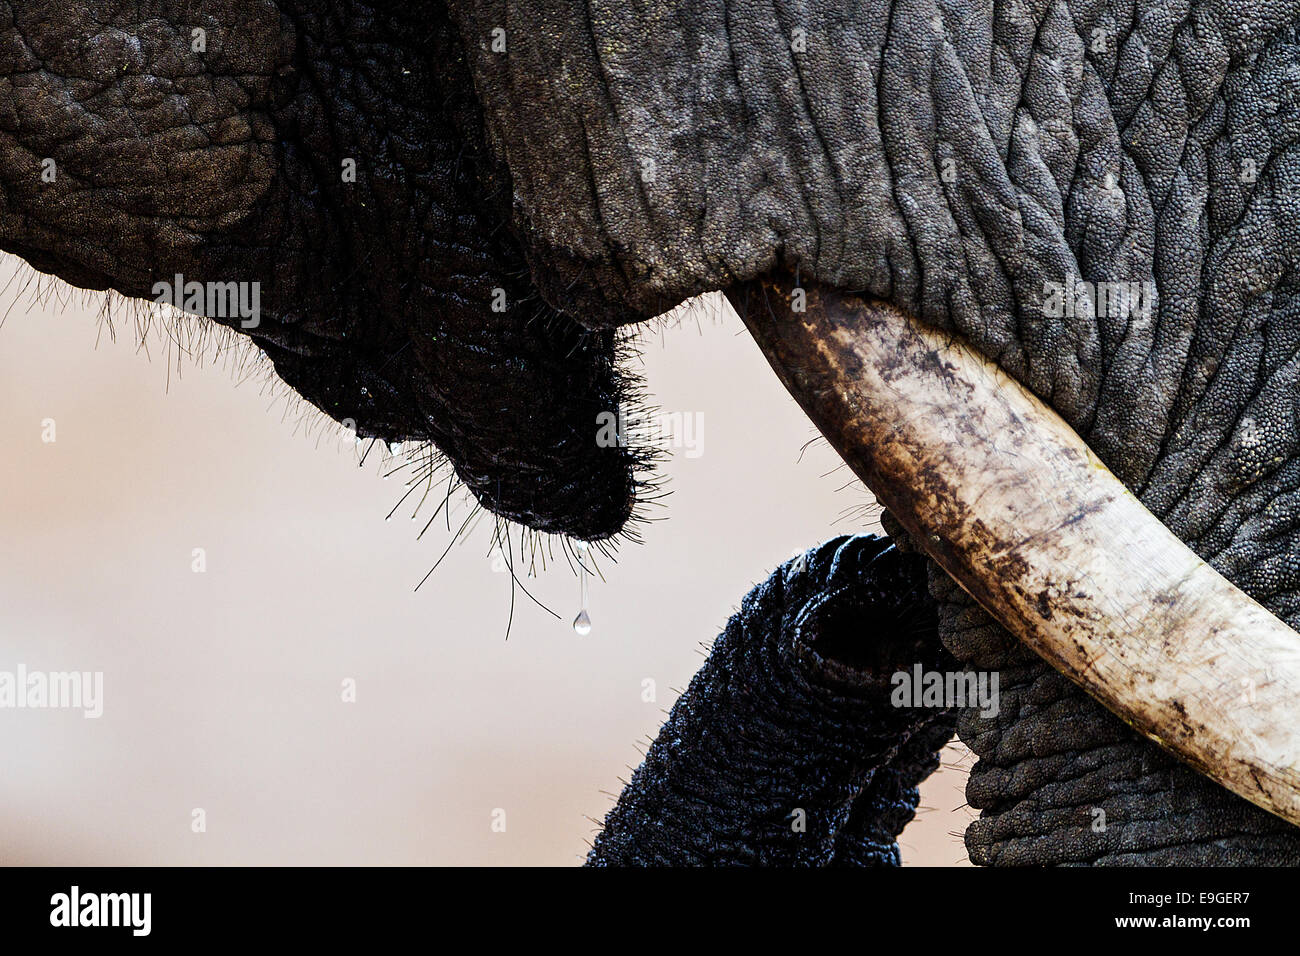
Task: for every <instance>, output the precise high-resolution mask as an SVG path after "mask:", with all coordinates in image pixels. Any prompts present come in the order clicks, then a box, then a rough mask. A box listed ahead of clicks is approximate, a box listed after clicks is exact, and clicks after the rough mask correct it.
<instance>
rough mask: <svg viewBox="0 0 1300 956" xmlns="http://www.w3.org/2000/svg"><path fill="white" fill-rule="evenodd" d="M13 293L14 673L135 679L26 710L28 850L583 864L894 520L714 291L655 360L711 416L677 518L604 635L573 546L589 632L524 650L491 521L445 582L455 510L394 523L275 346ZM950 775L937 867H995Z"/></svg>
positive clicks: (8, 621)
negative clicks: (673, 715) (739, 623)
mask: <svg viewBox="0 0 1300 956" xmlns="http://www.w3.org/2000/svg"><path fill="white" fill-rule="evenodd" d="M0 289H3V291H2V292H0V316H6V317H5V318H4V322H3V325H2V326H0V436H2V437H3V439H4V449H5V451H4V455H3V458H2V459H0V540H2V541H3V545H2V546H0V669H2V670H13V669H14V668H15V667H16V665H17V664H18V663H23V664H25V665H26V666H27V668H28V669H29V670H45V671H60V670H80V671H103V672H104V714H103V716H102V717H101V718H100V719H98V720H88V719H85V718H84V717H83V716H82V714H81V712H80V711H74V710H13V709H0V746H2V747H3V752H4V754H5V772H4V774H3V775H2V776H0V861H2V862H4V863H8V864H70V865H113V864H128V865H130V864H179V865H184V864H471V865H473V864H546V865H576V864H578V863H579V862H581V859H582V857H583V856H584V854H585V852H586V849H587V841H588V840H589V839H590V837H591V835H592V832H593V830H594V829H595V823H594V822H593V819H592V818H594V819H595V820H600V819H602V818H603V817H604V814H605V812H606V811H607V810H608V808H609V807H610V806H611V805H612V802H613V799H614V795H615V794H616V793H617V792H618V790H619V789H620V786H621V784H620V782H619V778H624V779H626V777H627V776H628V775H629V773H630V772H631V768H632V767H635V766H636V764H637V763H639V762H640V759H641V756H640V752H639V750H638V748H644V746H645V744H646V742H647V739H648V738H653V737H654V735H655V734H656V732H657V730H658V728H659V725H660V723H661V722H662V720H663V717H664V714H665V712H666V711H667V709H668V708H670V707H671V706H672V703H673V701H674V700H675V699H676V697H677V694H678V693H679V691H680V690H681V688H684V687H685V686H686V684H687V682H688V681H689V680H690V678H691V675H692V674H693V673H694V671H695V670H696V669H697V668H698V666H699V665H700V663H701V661H702V656H701V648H700V645H701V643H702V642H706V641H708V640H710V639H711V638H712V637H713V636H714V635H715V634H716V633H717V632H718V630H719V629H720V628H721V626H722V625H723V623H724V622H725V621H726V619H727V617H728V615H729V614H730V613H731V611H732V610H733V608H734V607H735V606H736V604H737V603H738V602H739V600H740V598H741V596H742V595H743V594H744V593H745V591H746V590H748V589H749V588H750V587H751V586H752V585H753V584H754V583H755V582H757V581H759V580H761V579H762V578H764V577H765V576H766V575H767V574H768V573H769V572H770V571H771V569H772V568H773V567H775V566H776V565H777V564H778V563H780V562H781V561H783V560H785V558H787V557H788V556H789V555H790V554H791V553H792V552H793V551H795V550H801V549H803V548H804V547H807V546H809V545H812V544H814V543H816V542H818V541H820V540H823V539H825V538H827V537H830V536H831V535H833V534H836V533H839V532H842V531H848V530H859V529H862V528H865V527H869V524H868V522H871V521H874V519H873V518H871V517H870V515H871V514H874V510H875V509H874V508H870V507H869V506H870V505H871V503H872V499H871V497H870V496H869V494H868V493H867V492H866V491H865V490H863V489H862V488H861V486H860V485H858V484H857V483H856V482H855V481H853V479H852V476H851V475H850V474H849V472H848V471H847V469H845V468H843V467H842V466H841V465H840V463H839V461H838V459H836V458H835V456H834V454H833V452H831V451H830V450H829V448H828V447H827V446H826V445H825V443H824V442H820V441H819V442H817V443H815V444H813V445H812V446H811V447H809V448H808V449H807V450H806V451H805V452H803V454H802V458H801V448H802V446H804V445H805V444H806V443H807V442H809V440H810V439H812V438H813V437H814V435H815V432H814V430H813V428H812V426H811V425H810V424H809V423H808V421H807V420H806V419H805V418H804V416H803V415H802V413H801V412H800V411H799V409H798V408H797V407H796V406H795V404H794V402H793V401H792V400H791V399H790V398H789V397H788V396H787V395H786V393H785V391H784V389H783V388H782V387H781V385H780V384H779V383H778V381H777V379H776V377H775V375H773V374H772V372H771V370H770V369H769V368H768V367H767V364H766V362H765V361H764V360H763V358H762V356H761V355H760V354H759V352H758V350H757V348H756V347H755V346H754V344H753V343H752V342H751V341H750V339H749V337H748V335H747V334H746V333H745V332H744V330H743V327H742V326H741V324H740V322H739V320H738V319H737V318H736V317H735V316H734V314H732V313H731V312H730V310H729V309H726V308H725V307H724V306H723V305H722V303H721V300H720V299H716V298H715V299H714V300H712V301H711V302H708V303H705V305H704V306H703V307H697V308H695V309H693V310H692V311H691V312H690V313H688V314H687V315H685V316H684V317H683V318H682V319H681V321H680V322H679V323H678V324H677V327H675V328H669V329H668V330H666V331H665V332H663V333H662V334H660V333H658V332H651V333H648V334H647V336H646V340H645V346H644V354H643V365H644V368H643V371H644V373H645V376H646V379H647V382H648V387H649V392H650V394H651V396H652V399H653V400H654V401H656V402H658V404H659V405H660V406H662V408H663V410H664V411H665V412H683V413H685V414H687V415H690V416H695V417H693V418H692V419H691V421H692V422H694V423H695V424H696V425H697V428H698V425H699V423H700V422H702V425H703V427H702V430H698V431H697V432H696V434H695V435H694V436H693V438H694V440H695V442H696V444H695V448H694V449H693V450H691V449H686V448H680V447H679V448H677V449H675V450H674V451H673V453H672V456H671V457H670V458H668V459H666V460H665V462H664V465H663V470H664V472H665V473H666V475H667V476H668V485H667V487H668V488H670V489H671V491H672V494H671V495H669V496H668V498H667V499H666V501H665V504H666V507H664V508H662V509H655V516H656V517H660V518H662V519H663V520H661V521H658V522H655V523H653V524H651V525H649V526H648V527H647V528H646V529H645V532H644V537H645V544H644V545H643V546H640V547H635V546H629V547H625V548H623V549H622V550H621V552H620V553H619V555H618V563H617V564H610V563H609V562H603V563H602V570H603V571H604V574H605V578H606V580H605V581H604V582H602V581H599V580H596V581H594V582H593V583H592V586H591V600H590V610H591V617H592V620H593V623H594V628H593V630H592V632H591V633H590V634H589V635H587V636H585V637H580V636H578V635H577V634H575V633H574V631H573V630H572V628H571V626H570V621H571V619H572V617H573V615H574V614H576V613H577V611H578V607H579V599H578V582H577V579H576V578H575V577H574V575H573V572H572V571H571V570H570V569H569V567H568V565H567V564H566V563H565V562H564V560H563V559H562V558H560V559H559V560H558V562H556V563H552V564H551V565H550V566H549V567H548V569H547V570H546V571H545V572H540V573H539V577H538V579H537V580H535V581H530V582H527V583H528V585H529V588H530V590H531V591H532V592H533V593H534V594H536V595H537V596H538V598H539V599H541V600H542V601H543V602H545V603H546V604H548V605H550V606H552V607H553V608H555V610H556V611H557V612H559V613H560V615H561V620H558V621H557V620H554V619H553V618H551V617H550V616H549V615H547V614H545V613H544V612H543V611H541V610H540V609H539V608H537V607H536V606H535V605H533V604H532V603H531V602H529V601H527V600H526V599H525V598H524V597H523V595H522V594H519V595H517V600H516V606H515V616H514V625H513V628H512V629H511V632H510V637H509V640H508V641H507V640H506V639H505V631H506V620H507V615H508V612H509V599H510V587H509V585H510V579H509V576H508V575H507V574H505V573H501V572H500V571H494V569H493V565H494V561H493V559H492V556H491V555H490V554H489V538H490V532H491V523H490V522H489V521H486V520H484V521H482V522H480V523H479V524H478V525H477V527H476V528H475V529H474V531H473V533H472V534H470V535H468V538H467V540H466V541H465V543H463V544H458V545H457V546H456V547H454V548H453V549H452V550H451V553H450V554H449V555H448V557H447V559H446V561H444V562H443V564H442V566H441V567H439V568H438V570H437V571H436V572H435V573H434V574H433V576H432V577H431V578H430V579H429V580H428V582H427V583H426V584H425V585H424V586H423V587H422V588H421V589H420V590H419V591H418V592H415V591H414V587H415V585H416V584H417V583H418V582H419V581H420V579H421V578H422V577H423V576H424V574H425V573H426V572H427V571H428V570H429V568H430V567H431V566H432V564H433V562H434V561H435V560H436V559H437V558H438V556H439V555H440V554H441V553H442V551H443V549H444V548H445V547H446V546H447V544H448V543H449V541H450V540H451V536H450V534H449V533H448V532H447V529H446V526H445V525H444V524H443V523H442V519H441V518H439V521H438V522H437V523H435V524H434V526H433V527H432V528H430V530H429V532H428V533H427V534H426V535H425V537H424V539H423V540H422V541H417V540H416V535H417V533H418V531H419V529H420V528H421V527H422V526H423V524H424V521H425V520H427V517H428V515H429V514H431V512H432V508H431V506H430V505H429V504H427V503H426V505H425V507H424V509H423V510H422V511H421V518H420V520H419V521H412V520H410V513H411V510H412V509H411V507H410V505H411V504H412V502H413V500H414V498H415V497H417V496H412V499H408V502H407V504H406V505H404V506H403V508H401V509H399V510H398V511H397V513H396V514H395V515H394V517H393V519H392V520H391V521H388V522H386V521H385V520H384V516H385V515H386V514H387V513H388V512H389V510H390V509H391V508H392V507H393V505H394V504H396V502H397V500H398V499H399V498H400V497H401V495H402V492H403V491H404V490H405V488H404V486H403V483H402V481H401V475H402V474H403V473H398V475H395V476H393V477H392V478H390V479H388V480H383V479H382V478H381V477H380V476H381V475H382V473H383V472H385V471H387V470H389V469H391V468H392V467H394V466H395V465H396V464H397V463H398V461H389V462H387V463H386V462H385V461H384V456H383V454H382V453H381V451H380V448H379V447H378V446H376V448H375V450H374V451H373V452H371V455H370V457H369V458H368V459H367V461H366V463H365V465H364V467H358V457H359V454H358V450H357V448H356V445H355V442H353V441H351V440H349V439H347V437H346V436H345V435H344V433H343V432H342V431H341V430H340V429H339V428H338V427H337V426H335V425H332V424H331V423H328V422H326V421H325V420H324V419H323V418H322V417H321V416H320V415H319V414H318V413H316V412H314V411H313V410H311V409H309V408H308V407H307V406H306V405H305V404H304V403H302V402H301V401H299V400H298V399H297V398H295V397H294V396H293V395H292V393H290V392H289V391H288V389H287V388H286V387H285V386H283V385H279V384H278V383H272V384H268V380H267V379H266V375H265V365H266V364H267V363H265V362H264V360H260V359H259V358H258V357H257V356H254V355H250V354H249V353H248V350H247V349H240V350H227V351H226V352H224V353H222V352H220V350H219V347H218V343H217V342H216V341H215V340H213V341H211V342H208V343H207V344H206V345H205V346H204V348H203V349H202V351H201V353H200V354H197V355H194V356H190V357H181V356H180V354H179V351H178V348H177V346H176V345H175V344H174V343H173V344H172V345H171V347H170V349H169V348H168V341H167V337H166V335H165V334H163V333H162V332H160V331H159V330H158V329H156V328H155V329H154V330H153V331H151V332H150V333H149V334H148V335H146V337H145V345H146V347H147V351H148V353H149V354H146V353H145V351H144V350H142V349H141V348H140V347H139V336H138V335H137V331H136V322H135V319H134V318H133V317H132V315H131V314H130V313H129V311H128V310H125V309H124V308H123V307H122V305H121V303H118V305H117V306H116V307H115V318H114V321H113V326H114V327H115V330H116V340H115V341H114V340H112V338H111V337H110V335H109V328H108V326H107V325H106V324H103V323H102V322H101V321H100V319H99V313H100V309H101V306H102V304H103V302H104V297H103V296H101V295H90V294H85V293H82V292H80V291H77V290H73V289H71V288H69V287H67V286H65V285H62V284H59V283H56V282H55V281H54V280H52V279H49V278H47V277H41V279H40V281H39V282H36V281H34V280H33V274H32V273H31V270H30V269H28V268H27V267H26V266H23V265H22V264H21V263H19V262H18V260H16V259H14V258H12V257H3V259H0ZM195 321H197V320H195ZM178 358H180V361H179V365H178V361H177V360H178ZM47 420H53V425H54V428H55V432H54V435H55V438H56V440H55V441H53V442H47V441H44V440H43V436H44V437H48V428H47V426H48V424H49V423H48V422H47ZM688 452H689V454H688ZM431 497H433V496H431ZM439 500H441V498H440V496H439ZM464 509H465V505H464V503H463V502H462V503H461V504H460V505H458V507H457V510H456V512H455V514H453V524H452V527H453V528H455V527H456V526H457V525H458V524H459V520H458V518H463V516H464V513H465V510H464ZM195 549H202V553H203V558H204V560H205V562H206V571H205V572H203V573H195V572H194V570H192V567H193V564H194V561H195V557H194V555H195ZM557 556H558V555H557ZM496 565H497V567H498V568H499V567H500V562H499V561H497V562H496ZM647 678H649V679H651V680H653V681H654V682H655V687H656V689H657V700H656V701H655V702H654V703H645V702H643V700H642V686H643V685H642V682H643V681H644V680H645V679H647ZM345 680H352V681H355V687H356V700H355V702H352V703H345V702H344V701H343V700H342V696H343V695H342V686H343V682H344V681H345ZM944 757H945V763H947V764H949V765H953V769H946V770H944V771H941V772H940V773H939V774H937V775H936V776H935V777H933V778H931V780H930V781H928V783H927V784H926V786H925V789H924V790H923V793H922V806H923V807H924V808H926V809H925V810H924V811H923V812H922V813H921V814H920V816H919V817H918V819H917V821H916V822H914V823H913V824H912V826H911V827H909V829H908V830H907V831H906V833H905V834H904V836H903V848H904V861H905V863H907V864H928V865H941V866H949V865H957V864H961V865H964V864H965V863H966V854H965V850H964V847H963V846H962V843H961V840H960V838H959V836H957V834H959V833H960V832H961V831H962V830H964V829H965V826H966V822H967V821H968V820H969V819H970V818H971V816H972V811H970V810H968V809H966V808H965V807H964V798H963V795H962V786H963V783H964V779H965V769H964V768H965V767H968V766H969V763H970V761H971V758H970V757H969V755H968V754H967V753H966V752H965V750H964V749H963V748H961V747H960V746H958V745H950V746H949V748H948V750H947V751H946V752H945V755H944ZM196 809H201V810H202V811H203V816H204V820H205V824H206V830H205V832H201V833H196V832H194V831H193V829H192V826H191V822H192V819H193V814H194V811H195V810H196ZM498 809H500V810H504V811H505V821H506V827H505V832H494V831H493V828H492V820H493V813H494V811H496V810H498Z"/></svg>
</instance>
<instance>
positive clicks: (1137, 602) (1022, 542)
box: [728, 278, 1300, 823]
mask: <svg viewBox="0 0 1300 956" xmlns="http://www.w3.org/2000/svg"><path fill="white" fill-rule="evenodd" d="M795 288H796V287H795V286H794V285H793V284H792V283H791V282H789V280H788V279H785V278H768V279H765V280H762V281H759V282H751V283H747V284H746V285H743V286H737V287H736V288H734V289H732V290H731V291H730V292H729V293H728V295H729V297H730V298H731V300H732V303H733V304H734V305H735V307H736V309H737V311H738V312H740V314H741V316H742V317H743V318H744V321H745V324H746V325H747V326H748V327H749V330H750V332H751V333H752V334H753V336H754V338H755V340H756V341H757V342H758V344H759V347H760V348H761V349H762V350H763V352H764V354H765V355H766V356H767V359H768V361H769V362H770V363H771V365H772V367H773V368H774V369H775V370H776V372H777V374H778V375H779V376H780V377H781V380H782V381H783V382H784V383H785V386H786V388H787V389H789V391H790V393H791V394H792V395H793V396H794V397H795V399H796V400H797V401H798V402H799V404H800V405H801V406H802V407H803V409H804V411H805V412H807V414H808V415H809V416H810V417H811V418H812V420H813V422H814V423H815V424H816V425H817V427H818V428H819V429H820V430H821V432H822V434H824V435H825V436H826V438H827V439H828V440H829V441H830V442H831V444H832V445H833V446H834V447H835V448H836V450H837V451H838V452H839V453H840V454H841V455H842V456H843V458H844V460H845V462H847V463H848V465H849V466H850V467H851V468H852V469H853V470H854V471H855V472H856V473H857V475H858V476H859V477H860V478H861V479H862V480H863V481H864V482H866V484H867V486H868V487H869V488H870V489H871V490H872V491H873V492H874V493H875V494H876V496H877V497H878V498H879V499H880V501H881V503H882V504H883V505H884V506H885V507H887V508H888V509H889V510H890V511H891V512H892V513H893V514H894V516H895V517H896V518H897V519H898V520H899V522H901V524H902V525H903V526H904V527H905V528H906V529H907V530H908V531H909V532H910V533H911V534H912V535H913V536H914V537H915V539H916V541H917V542H918V544H919V545H920V546H921V547H923V548H924V549H925V550H926V552H927V553H928V554H929V555H930V557H932V558H933V559H934V560H935V561H936V562H937V563H938V564H939V565H940V566H941V567H942V568H943V569H944V570H945V571H946V572H947V573H948V574H950V575H952V577H953V578H954V579H955V580H956V581H957V582H958V583H959V584H960V585H961V586H962V587H963V588H964V589H965V590H966V591H967V592H969V593H970V594H971V596H972V597H974V598H975V599H976V600H977V601H978V602H979V603H980V604H981V605H983V606H984V608H985V609H986V610H988V611H989V613H990V614H992V615H993V617H994V618H996V619H997V620H998V621H999V622H1000V623H1001V624H1002V625H1003V626H1005V627H1006V628H1007V629H1008V630H1010V631H1011V633H1013V634H1015V635H1017V636H1018V637H1019V638H1020V639H1021V640H1022V641H1024V642H1025V643H1026V644H1027V645H1028V646H1029V647H1030V648H1032V649H1033V650H1034V651H1035V652H1036V653H1038V654H1039V655H1040V656H1041V657H1043V658H1044V659H1045V660H1046V661H1047V662H1048V663H1050V664H1051V665H1052V666H1053V667H1055V668H1057V669H1058V670H1059V671H1061V672H1062V673H1063V674H1065V675H1066V676H1067V677H1069V678H1070V679H1071V680H1073V681H1074V682H1075V683H1076V684H1078V685H1079V686H1080V687H1082V688H1083V689H1084V690H1085V691H1087V692H1088V693H1089V694H1090V695H1091V696H1093V697H1095V698H1096V699H1097V700H1098V701H1100V702H1101V703H1102V704H1103V705H1104V706H1105V707H1107V708H1108V709H1109V710H1111V711H1113V712H1114V713H1116V714H1117V715H1119V716H1120V717H1121V718H1122V719H1123V720H1125V721H1126V722H1127V723H1128V724H1130V725H1131V726H1132V727H1134V728H1136V729H1137V730H1139V731H1140V732H1142V733H1143V734H1145V735H1146V736H1148V737H1150V738H1151V739H1152V740H1154V741H1155V742H1156V743H1158V744H1159V745H1160V746H1161V747H1163V748H1165V749H1166V750H1168V751H1170V752H1171V753H1172V754H1174V755H1175V756H1176V757H1178V758H1179V759H1181V760H1183V761H1184V762H1186V763H1188V764H1190V765H1191V766H1192V767H1194V768H1196V769H1198V770H1199V771H1200V772H1202V773H1204V774H1206V775H1207V776H1209V777H1210V778H1212V779H1213V780H1216V781H1218V782H1219V783H1220V784H1222V785H1223V786H1224V787H1227V788H1228V789H1229V790H1231V791H1233V792H1234V793H1236V794H1238V795H1240V796H1242V797H1244V798H1245V799H1247V800H1249V801H1251V802H1252V803H1255V804H1258V805H1259V806H1261V807H1263V808H1264V809H1266V810H1268V811H1270V812H1272V813H1275V814H1277V815H1278V816H1280V817H1282V818H1284V819H1286V820H1289V821H1291V822H1292V823H1300V634H1297V633H1296V632H1295V631H1294V630H1292V629H1291V628H1290V627H1288V626H1287V625H1286V624H1284V623H1283V622H1282V621H1280V620H1279V619H1278V618H1276V617H1274V616H1273V615H1272V614H1271V613H1269V611H1267V610H1266V609H1265V608H1264V607H1262V606H1261V605H1259V604H1258V603H1256V602H1255V601H1254V600H1253V599H1251V598H1250V597H1249V596H1248V595H1246V594H1245V593H1244V592H1242V591H1241V590H1240V589H1238V588H1237V587H1236V586H1235V585H1233V584H1232V582H1230V581H1228V580H1227V579H1226V578H1224V577H1223V576H1222V575H1221V574H1219V573H1218V572H1217V571H1215V570H1214V569H1213V568H1212V567H1210V565H1208V564H1207V563H1206V562H1205V561H1203V560H1202V559H1201V558H1200V557H1198V556H1197V555H1196V554H1195V553H1194V552H1193V551H1192V550H1191V549H1190V548H1188V547H1187V546H1186V545H1185V544H1183V542H1182V541H1180V540H1179V539H1178V538H1177V537H1175V535H1174V534H1173V533H1172V532H1171V531H1169V529H1167V528H1166V527H1165V526H1164V525H1163V524H1162V523H1161V522H1160V520H1159V519H1158V518H1156V517H1155V515H1153V514H1151V512H1149V511H1147V510H1146V508H1145V507H1144V506H1143V505H1142V504H1141V502H1139V501H1138V499H1137V498H1136V497H1135V496H1134V495H1133V494H1132V493H1131V492H1130V491H1129V490H1128V489H1127V488H1126V487H1125V486H1124V484H1123V483H1122V482H1121V481H1120V480H1119V479H1118V478H1116V477H1115V476H1114V475H1113V474H1112V473H1111V472H1110V471H1109V470H1107V468H1106V467H1105V466H1104V465H1103V464H1102V463H1101V462H1100V461H1099V460H1098V459H1097V457H1096V455H1094V454H1093V453H1092V451H1091V450H1090V449H1089V448H1088V446H1087V445H1086V444H1085V443H1084V441H1083V440H1082V439H1081V438H1080V437H1079V436H1078V435H1077V434H1076V433H1075V432H1074V431H1073V430H1072V429H1071V428H1070V427H1069V425H1067V424H1066V423H1065V421H1063V420H1062V419H1061V418H1060V416H1058V415H1057V414H1056V413H1055V412H1054V411H1052V410H1051V409H1050V408H1048V407H1047V405H1045V404H1044V403H1043V402H1042V401H1041V400H1040V399H1039V398H1037V397H1036V396H1035V395H1033V394H1032V393H1031V392H1029V391H1028V390H1027V389H1026V388H1024V387H1023V386H1021V385H1020V384H1019V383H1018V382H1016V381H1015V380H1013V379H1011V378H1010V377H1009V376H1007V375H1006V374H1005V373H1004V372H1002V371H1001V370H1000V369H999V368H998V367H997V366H996V365H995V364H994V363H993V362H991V361H990V360H989V359H987V358H985V357H984V356H983V355H981V354H979V353H978V352H976V351H975V350H974V349H972V348H971V347H970V346H969V345H967V344H965V343H964V342H962V341H960V340H957V339H955V338H953V337H952V336H951V335H948V334H946V333H942V332H939V331H937V330H935V329H932V328H928V327H926V326H924V325H922V324H920V323H919V322H918V321H916V320H913V319H911V318H910V317H909V316H907V315H906V314H905V313H903V312H901V311H899V310H898V309H897V308H895V307H893V306H891V305H888V304H885V303H882V302H878V301H870V300H864V299H862V298H859V297H857V296H855V295H852V294H850V293H847V292H842V291H839V290H835V289H831V288H825V287H820V288H819V287H815V286H813V285H811V284H808V285H807V286H806V287H805V288H803V289H802V292H803V294H804V296H806V306H805V310H804V311H802V312H799V311H796V310H794V309H792V308H791V301H792V300H791V295H792V293H794V291H795Z"/></svg>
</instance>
